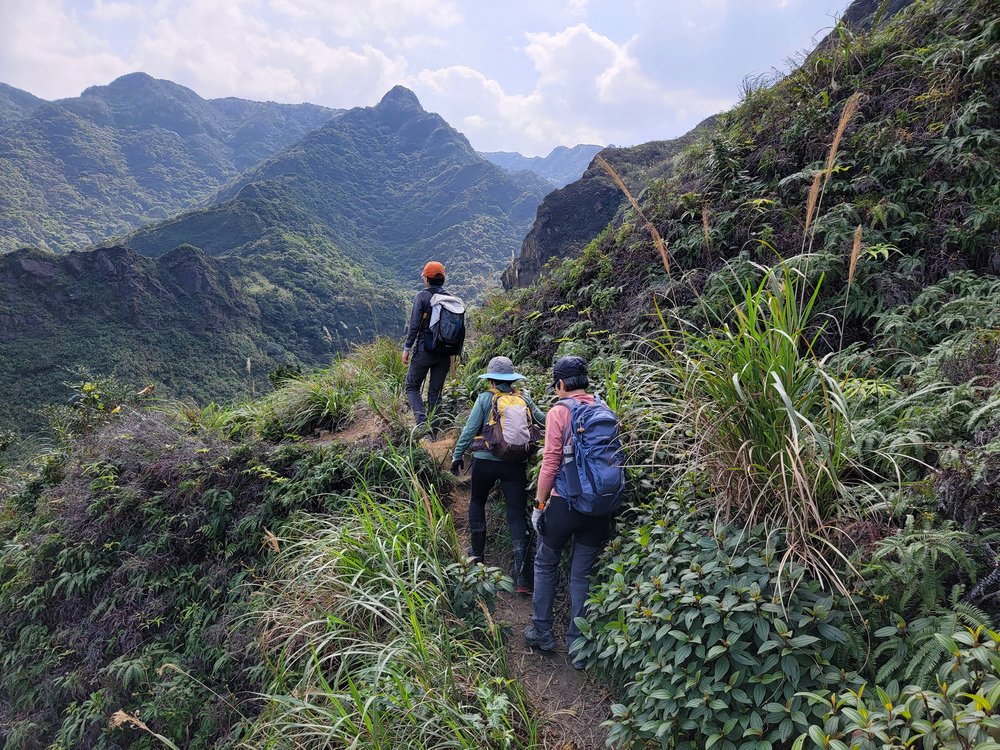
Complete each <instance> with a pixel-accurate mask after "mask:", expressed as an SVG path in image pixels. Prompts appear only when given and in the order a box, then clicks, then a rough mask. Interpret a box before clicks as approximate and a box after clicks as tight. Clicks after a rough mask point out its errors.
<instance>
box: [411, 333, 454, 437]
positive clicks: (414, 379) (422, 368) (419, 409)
mask: <svg viewBox="0 0 1000 750" xmlns="http://www.w3.org/2000/svg"><path fill="white" fill-rule="evenodd" d="M450 367H451V357H448V356H444V357H437V356H434V355H433V354H429V353H427V352H426V351H424V350H423V349H421V348H420V342H419V341H418V342H417V344H416V346H414V347H413V349H412V351H411V352H410V368H409V369H408V370H407V371H406V399H407V401H409V402H410V409H411V410H412V411H413V418H414V419H415V420H416V421H417V426H418V427H420V426H422V425H424V424H426V422H427V412H428V411H433V410H434V407H436V406H437V405H438V403H440V401H441V389H442V388H444V381H445V378H447V377H448V369H449V368H450ZM428 374H430V382H429V383H428V385H427V409H426V410H425V409H424V400H423V398H422V397H421V393H420V392H421V390H423V387H424V380H426V379H427V375H428Z"/></svg>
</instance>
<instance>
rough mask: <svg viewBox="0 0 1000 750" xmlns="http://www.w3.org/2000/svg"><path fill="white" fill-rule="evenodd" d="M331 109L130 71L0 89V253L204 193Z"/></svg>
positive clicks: (144, 216) (114, 226)
mask: <svg viewBox="0 0 1000 750" xmlns="http://www.w3.org/2000/svg"><path fill="white" fill-rule="evenodd" d="M335 114H336V112H335V111H334V110H329V109H326V108H325V107H318V106H315V105H311V104H300V105H289V104H275V103H273V102H267V103H265V102H251V101H244V100H240V99H216V100H205V99H202V98H201V97H199V96H198V95H197V94H195V93H194V92H193V91H191V90H190V89H187V88H184V87H183V86H178V85H177V84H175V83H171V82H170V81H161V80H156V79H153V78H151V77H150V76H148V75H146V74H144V73H132V74H130V75H127V76H122V77H121V78H119V79H117V80H115V81H114V82H112V83H111V84H109V85H107V86H93V87H91V88H88V89H87V90H86V91H84V92H83V94H81V95H80V96H79V97H76V98H73V99H61V100H58V101H54V102H42V101H41V100H39V99H36V98H34V97H31V95H30V94H26V93H25V92H20V91H18V90H17V89H13V88H10V87H4V88H3V89H2V90H0V120H2V119H4V118H6V119H7V122H8V124H7V127H5V128H4V130H3V132H2V133H0V252H3V251H5V250H12V249H14V248H17V247H23V246H26V245H32V246H37V247H40V248H45V249H50V250H53V251H57V252H60V251H67V250H72V249H79V248H81V247H84V246H86V245H89V244H91V243H93V242H96V241H98V240H101V239H104V238H105V237H107V236H108V235H110V234H114V233H120V232H124V231H127V230H128V229H131V228H133V227H136V226H138V225H140V224H141V223H143V222H146V221H149V220H151V219H156V218H162V217H164V216H167V215H169V214H171V213H174V212H176V211H178V210H180V209H182V208H186V207H190V206H193V205H197V204H198V203H200V202H202V201H204V200H205V199H207V198H209V197H210V196H211V195H212V194H213V193H214V192H215V191H216V190H218V189H219V188H220V187H221V186H222V185H224V184H225V183H226V182H228V181H230V180H232V179H234V178H235V177H236V176H237V175H238V174H239V173H240V172H241V171H243V170H245V169H248V168H249V167H251V166H253V165H254V164H256V163H257V162H259V161H260V160H261V159H264V158H266V157H268V156H270V155H272V154H274V153H275V152H277V151H279V150H280V149H282V148H284V147H285V146H287V145H289V144H290V143H293V142H295V141H296V140H298V139H299V138H300V137H301V136H302V135H303V134H305V133H306V132H308V131H309V130H312V129H313V128H316V127H319V126H320V125H321V124H323V123H324V122H326V121H327V120H328V119H330V117H332V116H334V115H335Z"/></svg>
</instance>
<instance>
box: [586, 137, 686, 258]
mask: <svg viewBox="0 0 1000 750" xmlns="http://www.w3.org/2000/svg"><path fill="white" fill-rule="evenodd" d="M594 161H596V162H597V164H598V165H599V166H600V167H601V169H603V170H604V171H605V172H607V173H608V176H609V177H610V178H611V179H612V180H614V183H615V184H616V185H617V186H618V189H619V190H621V191H622V192H623V193H624V194H625V197H626V198H628V202H629V203H631V204H632V208H634V209H635V212H636V213H637V214H639V218H640V219H642V221H643V223H644V224H645V225H646V228H647V229H648V230H649V233H650V234H651V235H653V244H654V245H656V249H657V251H658V252H659V253H660V258H661V259H662V261H663V268H664V269H666V272H667V276H669V275H670V252H669V251H668V250H667V243H666V242H664V241H663V237H661V236H660V232H659V231H658V230H657V228H656V227H655V226H653V223H652V222H651V221H650V220H649V219H647V218H646V214H645V213H643V211H642V209H641V208H640V207H639V202H638V201H637V200H636V199H635V198H634V197H633V195H632V193H631V192H630V191H629V189H628V186H627V185H626V184H625V180H623V179H622V176H621V175H620V174H618V170H617V169H615V168H614V167H612V166H611V165H610V164H609V163H608V162H607V160H606V159H605V158H604V157H603V156H601V155H600V154H598V155H597V156H596V157H595V158H594Z"/></svg>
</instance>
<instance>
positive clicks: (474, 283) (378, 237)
mask: <svg viewBox="0 0 1000 750" xmlns="http://www.w3.org/2000/svg"><path fill="white" fill-rule="evenodd" d="M548 189H549V187H548V185H547V184H546V183H545V182H544V181H543V180H542V179H540V178H538V177H536V176H534V175H532V174H528V173H519V174H517V175H511V174H508V173H507V172H505V171H504V170H503V169H501V168H499V167H497V166H495V165H493V164H491V163H489V162H488V161H486V160H485V159H484V158H482V157H481V156H480V155H479V154H477V153H476V152H475V151H474V150H473V148H472V146H471V145H470V144H469V142H468V140H467V139H466V138H465V136H463V135H462V134H461V133H459V132H458V131H456V130H455V129H454V128H452V127H451V126H450V125H448V123H446V122H445V121H444V120H443V119H442V118H441V117H440V116H439V115H436V114H433V113H429V112H425V111H424V110H423V108H422V107H421V106H420V102H419V101H418V100H417V97H416V96H415V95H414V94H413V92H411V91H410V90H408V89H405V88H403V87H401V86H397V87H396V88H394V89H392V90H391V91H390V92H388V93H387V94H386V95H385V97H384V98H383V99H382V101H380V102H379V104H378V105H377V106H375V107H359V108H356V109H352V110H350V111H348V112H346V113H345V114H343V115H342V116H340V117H338V118H336V119H334V120H331V121H330V122H328V123H327V124H326V125H324V126H323V127H322V128H319V129H317V130H315V131H313V132H311V133H309V134H308V135H306V136H305V137H304V138H302V140H300V141H299V142H298V143H296V144H295V145H294V146H292V147H290V148H288V149H286V150H285V151H282V152H281V153H279V154H277V155H275V156H274V157H272V158H270V159H268V160H266V161H264V162H263V163H262V164H260V165H259V166H257V167H255V168H254V169H251V170H249V171H248V172H246V173H245V174H244V175H242V176H241V177H240V179H239V180H237V181H236V182H235V183H233V184H232V185H229V186H227V187H226V188H225V189H223V190H222V191H221V192H220V193H219V195H218V196H217V198H216V200H215V201H214V205H212V206H211V207H209V208H207V209H204V210H198V211H194V212H192V213H190V214H187V215H182V216H179V217H176V218H175V219H171V220H170V221H167V222H164V223H162V224H159V225H153V226H151V227H147V228H144V229H142V230H139V231H138V232H136V233H134V234H132V235H131V236H129V237H128V238H127V239H126V242H127V244H129V245H130V246H131V247H134V248H136V249H138V250H139V251H140V252H143V253H145V254H148V255H157V254H159V253H161V252H164V251H166V250H168V249H169V248H171V247H173V246H175V245H176V244H178V243H180V242H189V243H191V244H193V245H197V246H198V247H202V248H203V249H205V250H206V251H207V252H211V253H213V254H218V253H223V252H241V251H242V249H243V248H244V247H245V245H246V243H247V242H250V241H253V240H256V239H257V238H258V237H259V236H260V234H261V233H262V232H263V231H265V230H267V229H270V228H275V227H278V226H280V227H283V228H284V229H286V230H296V229H297V228H299V227H301V226H302V225H303V224H304V223H309V222H311V223H312V225H313V227H314V228H315V229H316V231H319V232H321V233H323V234H325V235H327V236H329V237H330V239H331V240H332V241H334V242H336V243H337V245H338V246H339V247H341V248H342V249H343V250H344V252H345V253H347V254H348V255H349V256H350V257H351V258H352V259H353V260H355V261H356V262H358V263H361V264H365V265H367V266H368V267H369V268H370V269H373V270H376V271H377V273H380V274H383V275H384V274H385V273H386V271H388V273H389V274H391V275H397V276H399V278H402V279H404V280H406V281H407V282H408V283H409V282H411V281H412V279H414V278H417V277H418V275H419V274H418V271H419V269H420V268H421V267H422V266H423V263H424V262H425V261H426V260H427V259H428V258H429V257H431V256H433V257H435V258H437V259H438V260H440V261H441V262H443V263H444V264H445V266H450V267H452V268H454V270H455V273H454V274H451V276H452V279H453V281H452V282H450V283H451V285H452V286H453V287H454V288H456V289H458V290H461V291H462V292H463V293H466V294H473V293H475V292H477V291H480V290H482V289H483V288H485V287H486V286H487V285H489V284H491V283H493V280H494V279H495V277H496V274H497V272H498V271H499V270H500V268H502V267H503V265H504V264H505V263H507V262H509V259H510V257H511V255H512V253H513V252H514V251H515V250H516V248H517V247H518V246H519V245H520V241H521V238H522V237H523V236H524V233H525V232H526V231H527V228H528V227H529V226H530V225H531V222H532V220H533V219H534V217H535V210H536V208H537V206H538V202H539V201H540V200H541V198H542V196H543V195H544V194H545V193H546V192H547V191H548ZM261 194H264V195H266V196H268V197H269V198H273V196H281V199H280V200H282V201H285V202H288V203H290V204H292V205H293V206H294V211H293V212H291V213H289V212H287V211H285V209H284V208H282V209H280V210H272V209H271V208H269V207H265V206H262V203H261V200H260V196H261Z"/></svg>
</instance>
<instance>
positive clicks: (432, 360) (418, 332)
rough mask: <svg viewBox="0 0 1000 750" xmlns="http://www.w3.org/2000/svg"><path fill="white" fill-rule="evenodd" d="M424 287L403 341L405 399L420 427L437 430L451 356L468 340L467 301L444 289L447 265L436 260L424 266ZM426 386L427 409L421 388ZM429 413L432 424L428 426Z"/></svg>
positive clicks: (418, 293) (412, 311) (419, 294)
mask: <svg viewBox="0 0 1000 750" xmlns="http://www.w3.org/2000/svg"><path fill="white" fill-rule="evenodd" d="M422 276H423V280H424V284H425V285H426V288H425V289H422V290H421V291H419V292H417V296H416V297H415V298H414V299H413V309H412V310H411V312H410V322H409V325H407V327H406V339H405V340H404V342H403V363H404V364H406V365H409V369H407V371H406V398H407V400H408V401H409V402H410V409H412V410H413V417H414V419H415V420H416V422H417V427H418V428H425V427H428V426H429V427H430V428H431V432H433V431H434V424H433V415H434V410H435V407H437V405H438V403H439V402H440V401H441V389H442V388H443V387H444V381H445V378H446V377H447V376H448V369H449V368H450V367H451V358H452V357H454V356H455V355H457V354H461V352H462V344H463V343H465V303H464V302H462V300H461V299H459V298H458V297H455V296H453V295H450V294H448V292H446V291H445V289H444V266H443V265H441V264H440V263H438V262H437V261H436V260H432V261H430V262H429V263H428V264H427V265H425V266H424V270H423V274H422ZM428 375H429V376H430V379H429V383H428V386H427V404H426V409H425V405H424V400H423V397H422V394H421V391H422V390H423V387H424V380H427V379H428ZM428 412H430V414H431V420H432V423H431V424H430V425H428V421H427V414H428Z"/></svg>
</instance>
